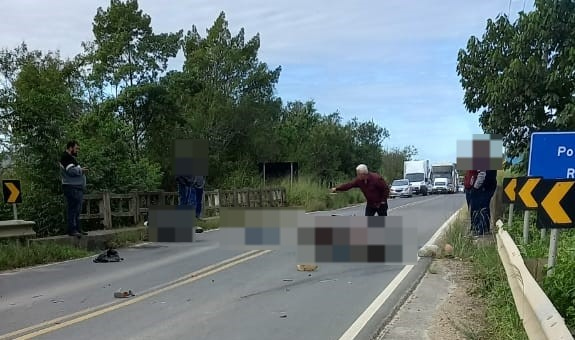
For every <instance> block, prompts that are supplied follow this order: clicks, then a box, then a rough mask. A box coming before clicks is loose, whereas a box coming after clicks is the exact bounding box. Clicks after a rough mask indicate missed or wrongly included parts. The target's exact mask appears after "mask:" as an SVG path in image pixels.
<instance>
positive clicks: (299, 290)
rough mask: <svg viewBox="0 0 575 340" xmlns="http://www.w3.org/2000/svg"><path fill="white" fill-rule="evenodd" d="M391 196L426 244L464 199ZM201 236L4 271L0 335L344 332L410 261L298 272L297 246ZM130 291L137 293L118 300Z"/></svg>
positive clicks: (298, 335)
mask: <svg viewBox="0 0 575 340" xmlns="http://www.w3.org/2000/svg"><path fill="white" fill-rule="evenodd" d="M389 202H390V203H389V204H390V211H389V215H401V216H403V221H404V224H409V225H415V226H417V227H418V229H419V232H418V243H419V245H420V246H421V245H423V244H424V243H425V242H426V241H427V240H428V239H429V238H430V237H431V236H432V235H433V234H434V233H435V231H436V230H437V229H438V228H439V226H440V225H442V224H443V223H444V222H445V220H447V219H448V218H449V217H450V216H451V215H452V214H453V213H454V212H455V211H456V210H457V209H459V208H460V207H461V206H462V205H463V203H464V197H463V195H460V194H455V195H442V196H427V197H413V198H399V199H394V200H390V201H389ZM363 209H364V207H363V206H358V207H351V208H345V209H338V210H337V211H330V212H316V213H313V214H316V215H324V214H325V215H331V214H332V213H337V214H341V215H353V214H357V215H362V214H363ZM198 236H199V239H198V242H195V243H193V244H149V245H145V246H141V247H134V248H128V249H121V250H119V251H120V255H121V256H122V257H124V258H125V260H124V261H123V262H121V263H107V264H106V263H104V264H96V263H93V262H92V261H91V258H88V259H80V260H75V261H68V262H65V263H59V264H53V265H47V266H41V267H35V268H30V269H25V270H20V271H14V272H5V273H0V333H1V334H0V339H16V338H20V339H32V338H34V339H85V338H92V337H98V338H101V337H105V338H112V339H198V340H199V339H206V340H212V339H213V340H216V339H217V340H219V339H279V340H280V339H305V340H311V339H322V340H324V339H340V337H341V336H342V334H344V333H345V332H346V330H347V329H348V328H349V327H350V326H351V325H352V324H353V323H354V321H356V320H357V319H358V317H359V316H360V315H361V314H362V313H363V312H364V311H365V310H366V308H367V307H368V306H369V305H370V304H371V303H372V301H373V300H374V299H375V298H376V297H377V296H378V295H379V294H380V293H381V292H382V290H384V289H385V287H386V286H387V285H389V283H390V282H392V280H393V279H394V278H395V277H396V276H397V275H398V273H400V272H401V270H402V269H403V267H404V266H398V265H395V266H393V265H381V264H380V265H375V264H321V266H320V270H319V271H317V272H313V273H305V272H298V271H296V269H295V261H296V260H295V258H296V255H295V253H293V252H289V251H273V252H269V251H268V252H261V251H260V252H258V251H256V252H251V253H248V254H245V253H246V252H242V251H233V250H226V249H222V248H219V247H218V246H217V242H218V231H213V232H208V233H205V234H199V235H198ZM234 257H236V258H235V259H232V260H231V261H230V259H231V258H234ZM120 288H123V289H131V290H133V291H134V292H135V293H136V296H135V297H132V298H128V299H115V298H114V297H113V293H114V291H116V290H118V289H120ZM398 293H401V292H398ZM55 319H56V320H55Z"/></svg>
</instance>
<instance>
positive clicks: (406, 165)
mask: <svg viewBox="0 0 575 340" xmlns="http://www.w3.org/2000/svg"><path fill="white" fill-rule="evenodd" d="M403 178H405V179H407V180H409V183H410V184H411V188H412V191H413V193H414V194H416V195H422V196H427V194H428V193H429V192H430V191H431V167H430V166H429V160H419V161H405V162H403Z"/></svg>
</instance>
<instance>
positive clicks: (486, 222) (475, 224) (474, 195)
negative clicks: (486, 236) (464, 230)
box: [470, 189, 495, 234]
mask: <svg viewBox="0 0 575 340" xmlns="http://www.w3.org/2000/svg"><path fill="white" fill-rule="evenodd" d="M494 193H495V192H494V191H493V190H482V189H479V190H473V191H472V192H471V194H470V199H471V200H470V203H471V205H470V208H471V209H470V213H471V228H472V230H473V231H474V232H475V233H477V234H483V233H486V232H489V231H490V229H491V228H490V223H491V221H490V220H491V209H490V206H489V205H490V203H491V197H493V194H494Z"/></svg>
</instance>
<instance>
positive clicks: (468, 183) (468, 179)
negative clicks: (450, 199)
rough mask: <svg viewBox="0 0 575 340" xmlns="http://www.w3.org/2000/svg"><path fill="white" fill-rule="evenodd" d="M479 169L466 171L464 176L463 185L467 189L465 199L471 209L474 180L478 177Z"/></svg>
mask: <svg viewBox="0 0 575 340" xmlns="http://www.w3.org/2000/svg"><path fill="white" fill-rule="evenodd" d="M478 173H479V171H477V170H467V171H466V172H465V177H464V178H463V187H464V191H465V200H466V201H467V210H469V209H470V205H471V189H472V188H473V182H474V181H475V179H476V178H477V174H478Z"/></svg>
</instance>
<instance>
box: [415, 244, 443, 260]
mask: <svg viewBox="0 0 575 340" xmlns="http://www.w3.org/2000/svg"><path fill="white" fill-rule="evenodd" d="M438 255H439V247H438V246H436V245H435V244H432V245H427V246H423V247H421V249H419V251H418V252H417V256H419V257H435V256H438Z"/></svg>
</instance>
